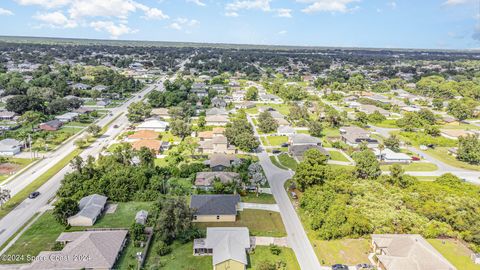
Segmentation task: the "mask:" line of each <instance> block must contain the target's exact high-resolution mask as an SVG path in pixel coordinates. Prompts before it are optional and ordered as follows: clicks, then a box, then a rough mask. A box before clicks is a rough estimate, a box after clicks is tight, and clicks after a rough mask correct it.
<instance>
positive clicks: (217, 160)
mask: <svg viewBox="0 0 480 270" xmlns="http://www.w3.org/2000/svg"><path fill="white" fill-rule="evenodd" d="M235 160H237V158H236V157H235V155H227V154H220V153H216V154H212V155H210V159H209V160H208V161H206V163H207V164H208V165H209V166H210V169H211V170H212V171H216V172H221V171H223V170H225V169H226V168H230V167H232V163H233V161H235Z"/></svg>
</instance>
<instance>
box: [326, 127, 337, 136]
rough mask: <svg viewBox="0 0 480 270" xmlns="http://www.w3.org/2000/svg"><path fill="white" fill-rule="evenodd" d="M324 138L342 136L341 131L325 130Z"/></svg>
mask: <svg viewBox="0 0 480 270" xmlns="http://www.w3.org/2000/svg"><path fill="white" fill-rule="evenodd" d="M322 135H323V136H327V137H335V136H340V130H339V129H338V128H330V127H329V128H325V129H324V130H323V131H322Z"/></svg>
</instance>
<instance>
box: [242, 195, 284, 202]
mask: <svg viewBox="0 0 480 270" xmlns="http://www.w3.org/2000/svg"><path fill="white" fill-rule="evenodd" d="M242 202H247V203H265V204H275V203H277V202H276V201H275V198H274V197H273V195H272V194H265V193H261V194H258V196H257V195H256V194H255V193H248V194H247V196H242Z"/></svg>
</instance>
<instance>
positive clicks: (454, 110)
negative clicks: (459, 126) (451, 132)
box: [447, 100, 473, 121]
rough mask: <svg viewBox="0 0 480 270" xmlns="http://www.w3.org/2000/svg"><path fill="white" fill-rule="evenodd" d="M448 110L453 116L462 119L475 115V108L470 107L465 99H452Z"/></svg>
mask: <svg viewBox="0 0 480 270" xmlns="http://www.w3.org/2000/svg"><path fill="white" fill-rule="evenodd" d="M447 111H448V113H449V114H451V115H452V116H453V117H455V118H457V119H458V120H460V121H462V120H465V119H467V118H470V117H472V116H473V109H472V108H470V107H469V106H468V105H467V104H466V103H465V102H464V101H461V100H452V101H450V103H449V104H448V108H447Z"/></svg>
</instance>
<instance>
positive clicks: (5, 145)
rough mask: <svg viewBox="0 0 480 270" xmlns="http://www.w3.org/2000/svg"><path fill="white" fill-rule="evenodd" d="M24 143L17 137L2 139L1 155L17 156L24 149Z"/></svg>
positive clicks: (0, 144) (0, 145)
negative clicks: (16, 138)
mask: <svg viewBox="0 0 480 270" xmlns="http://www.w3.org/2000/svg"><path fill="white" fill-rule="evenodd" d="M22 146H23V143H22V142H21V141H18V140H15V139H3V140H1V141H0V156H9V157H11V156H15V155H16V154H18V153H20V152H21V151H22Z"/></svg>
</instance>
